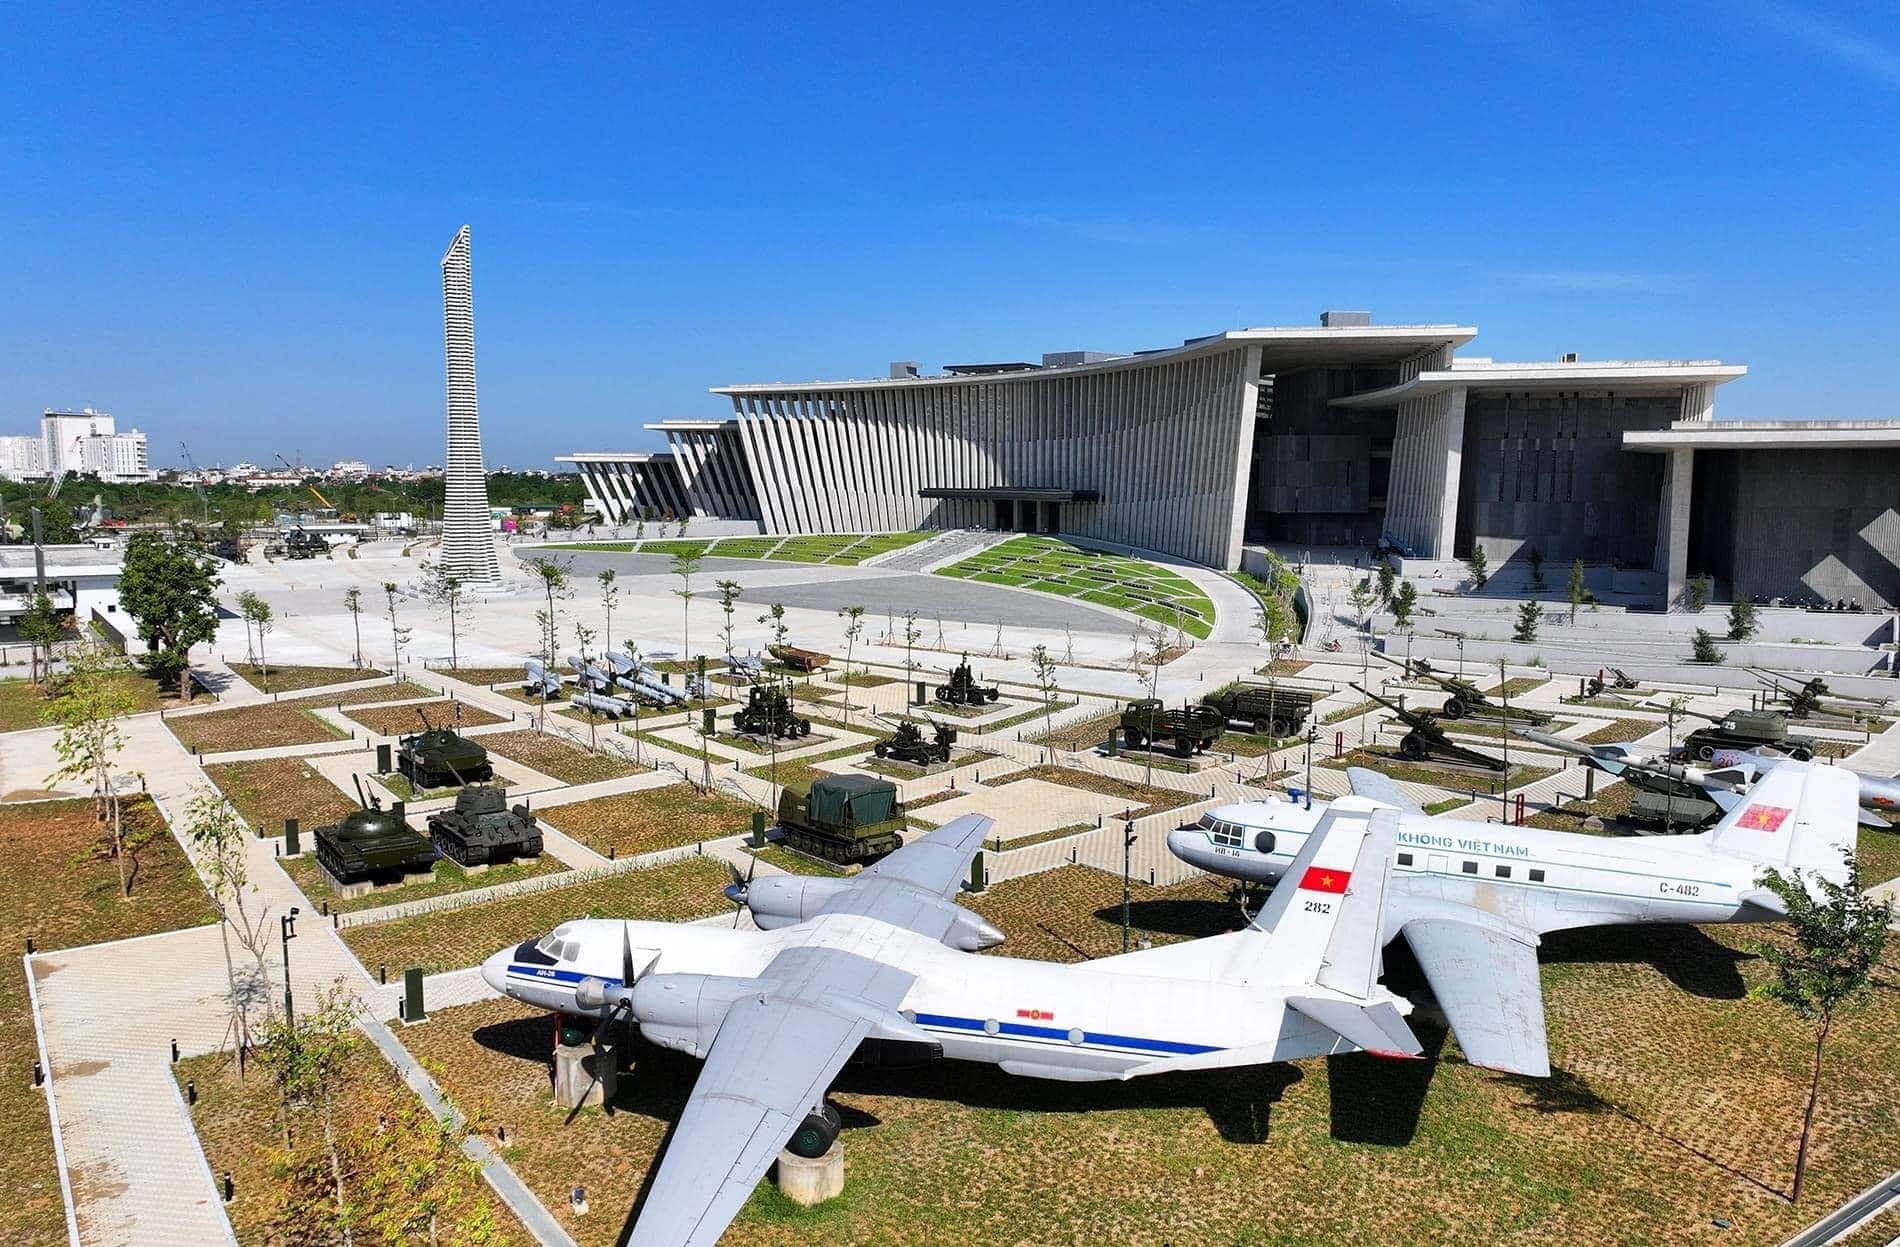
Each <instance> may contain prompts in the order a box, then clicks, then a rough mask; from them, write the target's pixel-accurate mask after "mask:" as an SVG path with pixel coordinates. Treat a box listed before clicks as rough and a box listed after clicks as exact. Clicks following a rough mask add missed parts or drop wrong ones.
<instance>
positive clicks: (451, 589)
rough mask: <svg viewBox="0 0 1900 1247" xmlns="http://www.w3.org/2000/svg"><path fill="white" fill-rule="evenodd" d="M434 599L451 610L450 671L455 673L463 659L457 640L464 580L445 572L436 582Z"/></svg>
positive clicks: (452, 573)
mask: <svg viewBox="0 0 1900 1247" xmlns="http://www.w3.org/2000/svg"><path fill="white" fill-rule="evenodd" d="M434 597H435V600H436V601H438V602H440V603H442V605H444V606H446V607H448V608H449V669H450V670H451V671H453V670H455V669H456V668H457V667H459V666H460V665H461V659H462V655H461V650H460V646H459V644H458V639H457V633H458V632H459V630H460V629H459V627H458V624H459V622H460V619H459V616H460V615H461V611H462V578H461V577H460V576H458V575H456V574H455V573H454V572H451V571H444V572H443V573H442V575H441V576H440V577H439V578H438V579H437V580H436V582H435V593H434Z"/></svg>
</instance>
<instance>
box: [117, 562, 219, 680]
mask: <svg viewBox="0 0 1900 1247" xmlns="http://www.w3.org/2000/svg"><path fill="white" fill-rule="evenodd" d="M217 587H218V573H217V564H216V561H215V560H213V559H210V558H207V557H205V555H204V552H203V551H202V550H200V549H199V548H198V547H197V545H196V544H195V543H192V542H189V541H178V542H175V543H174V542H171V541H167V540H166V539H165V538H164V537H162V536H160V535H159V534H157V533H135V534H134V535H133V537H132V540H131V541H129V542H127V543H126V547H125V565H124V570H123V571H122V572H120V574H119V605H121V606H123V607H125V611H126V614H128V615H130V616H131V617H132V621H133V623H135V624H136V625H137V626H138V636H139V640H141V641H143V642H144V643H145V646H146V652H145V654H144V655H143V656H142V657H141V658H140V659H139V665H140V666H141V667H142V668H143V669H144V670H145V673H146V674H147V675H149V676H151V677H152V678H153V679H155V680H157V681H158V682H159V683H160V684H162V685H167V686H172V687H176V688H178V689H179V691H180V693H181V694H182V695H183V697H184V699H185V700H186V701H190V700H191V679H190V675H189V671H190V667H191V647H192V646H194V645H198V644H202V643H203V642H206V641H210V640H212V639H213V638H215V637H216V636H217V635H218V595H217Z"/></svg>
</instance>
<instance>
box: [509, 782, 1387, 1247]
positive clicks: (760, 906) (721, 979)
mask: <svg viewBox="0 0 1900 1247" xmlns="http://www.w3.org/2000/svg"><path fill="white" fill-rule="evenodd" d="M1398 824H1399V818H1398V815H1397V814H1396V812H1392V811H1378V810H1375V809H1373V808H1371V807H1370V805H1369V804H1368V803H1360V805H1358V806H1354V805H1352V804H1350V803H1348V804H1345V805H1340V806H1338V807H1336V808H1335V809H1334V810H1333V811H1332V812H1330V813H1329V814H1327V815H1325V816H1324V817H1317V818H1315V819H1313V820H1311V821H1310V822H1309V823H1308V827H1307V829H1308V832H1309V833H1310V834H1307V835H1304V836H1303V837H1302V840H1303V843H1302V846H1301V848H1300V850H1299V852H1298V853H1297V854H1295V855H1293V856H1292V857H1291V858H1290V859H1289V862H1288V871H1287V877H1286V878H1285V879H1284V880H1283V881H1282V882H1281V883H1280V885H1279V886H1278V887H1276V888H1275V889H1274V891H1273V894H1272V896H1271V897H1270V898H1269V900H1268V901H1267V903H1266V904H1265V905H1264V906H1263V907H1262V908H1261V911H1260V913H1259V915H1258V916H1257V917H1255V918H1254V920H1253V921H1252V923H1251V924H1249V926H1248V927H1246V928H1245V929H1243V930H1240V931H1235V932H1231V933H1229V934H1226V935H1219V936H1214V937H1211V938H1208V939H1201V940H1194V941H1191V942H1188V943H1183V944H1174V945H1169V946H1165V947H1162V948H1155V949H1150V950H1146V951H1142V952H1135V953H1128V954H1125V955H1123V956H1119V957H1105V958H1102V959H1100V960H1098V961H1089V962H1083V963H1081V964H1078V965H1065V964H1060V963H1056V962H1047V961H1025V960H1018V959H1015V958H1009V957H978V956H975V955H973V954H975V953H977V952H978V951H980V950H982V949H985V948H989V947H992V946H994V945H996V944H998V943H1001V942H1002V940H1003V934H1002V932H1000V931H998V930H997V929H996V928H995V927H993V926H991V925H990V924H989V923H988V922H986V921H984V920H983V919H982V918H981V917H980V916H978V915H977V914H976V913H974V912H972V911H970V910H968V909H965V908H963V907H962V906H959V905H958V904H956V903H955V901H953V900H952V899H950V898H951V896H952V895H953V894H954V893H955V892H956V890H957V886H958V883H959V881H961V880H963V879H965V878H967V877H968V872H969V863H970V859H971V857H972V855H974V854H975V852H976V851H977V849H978V848H979V847H980V846H981V845H982V843H983V837H984V836H985V835H986V834H987V833H988V831H989V827H990V820H989V819H987V818H984V817H982V816H981V815H966V816H965V817H963V818H959V819H956V820H954V821H952V822H949V823H946V824H945V825H944V826H943V827H941V828H939V829H938V830H936V831H934V832H932V833H930V834H929V835H928V836H925V837H924V838H923V839H921V840H918V841H916V842H915V843H913V844H910V845H907V846H905V847H904V848H901V849H899V850H898V851H897V852H895V853H893V854H891V855H890V856H889V857H886V858H885V859H883V860H882V861H881V862H879V863H877V864H876V865H875V866H872V867H871V868H870V869H869V870H866V871H865V872H863V873H862V874H860V875H858V876H857V877H855V878H850V879H830V878H809V877H806V876H802V875H782V876H773V877H771V878H767V879H759V880H755V881H752V882H750V883H739V881H737V880H735V883H738V884H739V886H736V887H735V888H733V889H730V890H729V891H730V892H731V893H732V894H734V896H735V899H738V900H740V901H741V902H742V903H743V904H745V905H746V907H747V908H748V909H749V910H750V911H751V913H752V916H753V918H754V920H755V921H756V922H757V923H758V925H759V927H760V928H762V929H761V930H757V931H751V930H744V931H742V930H737V929H732V928H727V927H721V926H684V925H676V924H673V923H664V922H633V921H624V920H619V919H611V920H609V919H580V920H576V921H573V922H568V923H565V924H563V925H561V926H560V927H557V928H556V929H555V930H554V931H553V933H552V934H550V935H548V936H546V937H544V938H542V939H541V940H539V941H529V942H526V943H523V944H521V945H520V946H519V947H516V948H508V949H503V950H502V951H500V952H498V953H496V954H495V955H494V956H492V957H490V958H489V959H488V960H487V961H486V962H485V963H484V964H483V966H482V977H483V978H484V979H486V980H487V981H488V982H489V983H490V984H491V985H492V986H493V987H495V988H496V989H497V990H499V991H501V992H504V993H506V994H507V995H509V996H512V997H514V998H515V999H517V1000H521V1001H525V1002H527V1003H529V1004H533V1005H538V1006H539V1007H541V1008H544V1009H551V1010H558V1011H559V1012H561V1013H566V1014H577V1015H586V1016H591V1017H595V1018H600V1019H602V1027H603V1029H604V1028H605V1027H606V1026H607V1025H608V1024H610V1023H613V1022H616V1021H619V1020H622V1019H630V1020H631V1021H632V1022H633V1023H634V1024H635V1025H637V1026H638V1027H639V1028H640V1032H641V1033H642V1034H643V1035H644V1036H646V1038H647V1039H649V1040H651V1041H652V1042H654V1043H656V1044H659V1045H661V1046H663V1047H668V1048H674V1049H677V1050H679V1051H681V1052H686V1053H689V1054H691V1055H693V1056H696V1057H701V1058H704V1060H705V1066H704V1068H703V1069H702V1070H701V1072H700V1075H699V1080H698V1082H697V1084H696V1085H695V1086H694V1088H693V1093H692V1096H691V1098H689V1099H688V1100H687V1103H686V1108H685V1111H684V1112H683V1113H682V1114H681V1116H680V1120H679V1123H678V1125H677V1127H676V1128H675V1130H674V1132H673V1137H672V1141H671V1142H670V1143H669V1144H668V1145H667V1149H666V1153H665V1155H664V1157H663V1158H662V1160H661V1163H660V1168H659V1170H658V1172H657V1173H656V1174H655V1175H654V1178H653V1182H652V1186H651V1188H650V1190H649V1193H648V1195H647V1199H646V1203H645V1205H644V1206H643V1207H642V1209H641V1211H640V1216H639V1220H638V1222H637V1223H636V1225H635V1227H634V1230H633V1233H632V1236H631V1238H630V1239H629V1240H628V1242H629V1247H709V1245H710V1244H712V1243H714V1242H716V1241H717V1240H718V1238H719V1236H720V1235H721V1234H722V1233H724V1231H725V1228H726V1226H727V1225H728V1224H729V1223H730V1222H731V1220H732V1218H733V1216H734V1215H736V1214H737V1212H738V1211H739V1208H740V1207H741V1206H742V1205H743V1204H744V1203H745V1201H746V1198H747V1197H748V1196H749V1195H750V1194H751V1193H752V1190H753V1188H754V1187H755V1186H756V1185H757V1183H758V1181H759V1179H760V1178H761V1177H762V1176H764V1174H765V1171H766V1169H767V1168H768V1167H769V1166H770V1165H771V1163H772V1161H773V1158H774V1157H776V1156H777V1155H778V1153H779V1150H780V1149H781V1148H785V1147H787V1146H789V1147H791V1148H792V1150H793V1151H794V1152H796V1153H798V1154H801V1155H807V1156H821V1155H823V1154H824V1153H825V1152H826V1151H827V1150H828V1149H829V1148H830V1146H831V1144H832V1142H833V1140H834V1139H835V1138H836V1137H837V1130H838V1118H837V1115H836V1110H835V1109H831V1108H829V1107H828V1106H827V1105H826V1104H825V1093H826V1090H827V1089H828V1088H829V1087H830V1085H831V1081H832V1079H833V1078H834V1077H836V1075H837V1073H838V1071H839V1070H840V1069H841V1068H842V1067H843V1065H844V1064H845V1062H846V1061H847V1060H848V1059H850V1058H851V1056H852V1055H853V1054H854V1053H855V1052H857V1051H858V1049H859V1046H860V1045H861V1044H865V1043H866V1041H873V1043H874V1044H875V1045H876V1046H878V1047H879V1048H880V1049H881V1054H882V1055H885V1056H889V1055H890V1053H891V1051H892V1049H893V1048H895V1049H896V1050H897V1051H899V1052H900V1053H902V1054H904V1055H907V1056H908V1057H910V1058H911V1059H930V1058H934V1057H937V1056H942V1057H949V1058H952V1059H956V1060H967V1061H985V1062H989V1063H992V1064H995V1065H999V1066H1001V1067H1002V1068H1003V1069H1004V1070H1007V1071H1009V1072H1010V1073H1014V1074H1021V1075H1026V1076H1028V1077H1033V1078H1053V1079H1062V1080H1067V1081H1093V1080H1099V1079H1117V1078H1134V1077H1138V1076H1141V1075H1145V1074H1162V1073H1168V1072H1171V1071H1174V1070H1185V1069H1208V1068H1217V1067H1222V1066H1242V1065H1255V1064H1264V1063H1267V1062H1272V1061H1286V1060H1292V1059H1296V1058H1301V1057H1312V1056H1323V1055H1329V1054H1333V1053H1340V1052H1352V1051H1357V1050H1361V1049H1364V1050H1367V1051H1373V1052H1377V1053H1379V1054H1381V1055H1389V1056H1417V1055H1418V1054H1419V1053H1420V1051H1421V1048H1420V1046H1419V1043H1418V1041H1417V1039H1416V1038H1414V1036H1413V1035H1412V1032H1411V1029H1410V1028H1409V1027H1408V1026H1407V1025H1406V1023H1405V1020H1404V1015H1405V1014H1406V1013H1407V1012H1408V1011H1409V1008H1410V1006H1409V1005H1407V1004H1406V1003H1405V1001H1404V1000H1402V999H1401V998H1399V997H1398V996H1396V995H1394V994H1393V993H1392V992H1390V991H1388V990H1387V989H1386V988H1385V987H1383V986H1382V985H1381V984H1380V983H1379V981H1378V980H1379V976H1380V973H1381V970H1382V965H1381V960H1380V950H1381V948H1382V947H1383V945H1384V940H1383V939H1382V938H1381V931H1382V930H1383V927H1384V916H1383V909H1384V906H1385V904H1386V902H1387V900H1388V888H1389V884H1390V880H1391V872H1392V851H1393V836H1394V835H1395V834H1396V831H1397V828H1398Z"/></svg>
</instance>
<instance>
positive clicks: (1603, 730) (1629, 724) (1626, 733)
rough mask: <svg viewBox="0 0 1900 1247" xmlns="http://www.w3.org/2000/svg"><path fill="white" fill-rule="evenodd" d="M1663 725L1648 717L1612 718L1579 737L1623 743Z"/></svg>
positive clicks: (1596, 742)
mask: <svg viewBox="0 0 1900 1247" xmlns="http://www.w3.org/2000/svg"><path fill="white" fill-rule="evenodd" d="M1661 726H1663V725H1662V724H1660V723H1655V722H1652V721H1650V720H1647V719H1611V720H1610V721H1609V722H1608V723H1605V724H1604V725H1603V726H1602V727H1594V728H1591V729H1590V730H1589V731H1587V732H1585V733H1584V734H1583V735H1582V736H1579V737H1578V738H1577V739H1578V740H1580V741H1582V742H1583V743H1584V744H1586V745H1621V744H1627V743H1629V742H1630V741H1633V740H1641V739H1642V738H1643V737H1645V736H1647V735H1649V734H1650V733H1651V732H1653V731H1655V730H1656V729H1657V728H1659V727H1661ZM1545 730H1546V731H1548V730H1549V729H1545Z"/></svg>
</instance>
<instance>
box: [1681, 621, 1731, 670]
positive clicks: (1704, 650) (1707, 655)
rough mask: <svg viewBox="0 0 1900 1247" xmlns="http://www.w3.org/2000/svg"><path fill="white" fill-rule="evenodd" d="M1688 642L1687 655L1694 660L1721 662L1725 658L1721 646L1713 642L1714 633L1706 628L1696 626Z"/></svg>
mask: <svg viewBox="0 0 1900 1247" xmlns="http://www.w3.org/2000/svg"><path fill="white" fill-rule="evenodd" d="M1689 644H1690V647H1691V653H1690V655H1689V656H1690V657H1691V658H1692V659H1693V660H1694V661H1696V662H1710V663H1714V662H1722V661H1723V660H1724V658H1725V655H1724V654H1723V653H1722V650H1721V647H1720V646H1718V645H1717V644H1716V643H1715V637H1714V635H1713V634H1712V633H1710V631H1709V630H1708V629H1707V628H1697V629H1696V630H1695V637H1694V638H1693V639H1692V640H1691V641H1690V643H1689Z"/></svg>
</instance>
